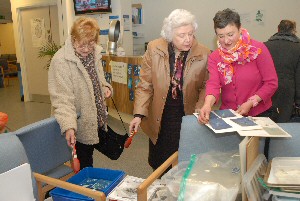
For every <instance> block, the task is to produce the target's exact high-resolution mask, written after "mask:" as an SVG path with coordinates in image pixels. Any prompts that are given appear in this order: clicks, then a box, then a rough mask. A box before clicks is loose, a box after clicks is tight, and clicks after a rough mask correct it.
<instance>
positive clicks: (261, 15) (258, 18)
mask: <svg viewBox="0 0 300 201" xmlns="http://www.w3.org/2000/svg"><path fill="white" fill-rule="evenodd" d="M265 17H266V12H265V10H262V9H258V10H256V11H255V18H254V22H255V23H256V25H260V26H264V25H265Z"/></svg>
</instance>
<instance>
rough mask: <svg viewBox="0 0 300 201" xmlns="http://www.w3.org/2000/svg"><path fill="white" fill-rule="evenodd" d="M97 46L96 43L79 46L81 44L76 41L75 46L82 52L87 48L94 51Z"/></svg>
mask: <svg viewBox="0 0 300 201" xmlns="http://www.w3.org/2000/svg"><path fill="white" fill-rule="evenodd" d="M76 43H77V44H76ZM95 44H96V43H95V41H91V42H89V44H79V42H77V41H75V44H74V46H75V47H76V48H78V49H81V50H82V49H85V48H87V49H88V50H92V49H94V47H95Z"/></svg>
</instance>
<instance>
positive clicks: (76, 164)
mask: <svg viewBox="0 0 300 201" xmlns="http://www.w3.org/2000/svg"><path fill="white" fill-rule="evenodd" d="M72 156H73V162H72V169H73V171H74V173H75V174H77V173H78V172H79V171H80V162H79V159H78V158H77V153H76V147H75V145H74V146H73V151H72Z"/></svg>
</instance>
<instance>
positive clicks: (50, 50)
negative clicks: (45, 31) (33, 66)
mask: <svg viewBox="0 0 300 201" xmlns="http://www.w3.org/2000/svg"><path fill="white" fill-rule="evenodd" d="M59 49H60V46H59V45H56V44H55V42H54V41H52V40H51V41H48V42H47V43H45V44H43V46H42V47H40V49H39V51H38V58H43V57H48V58H49V59H48V61H47V65H46V69H47V70H48V69H49V67H50V62H51V59H52V57H53V56H54V54H55V53H56V52H57V51H58V50H59Z"/></svg>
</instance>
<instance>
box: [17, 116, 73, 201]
mask: <svg viewBox="0 0 300 201" xmlns="http://www.w3.org/2000/svg"><path fill="white" fill-rule="evenodd" d="M14 133H15V134H16V136H17V137H18V138H19V139H20V141H21V143H22V145H23V147H24V149H25V152H26V155H27V157H28V161H29V163H30V165H31V169H32V171H33V172H35V173H39V174H42V175H46V176H49V177H52V178H57V179H58V178H60V179H62V180H67V179H68V178H70V177H71V176H73V175H74V173H73V170H72V168H71V167H70V166H67V165H65V163H66V162H68V161H70V160H71V159H72V152H71V149H70V148H69V147H68V145H67V142H66V140H65V137H64V136H62V135H61V130H60V127H59V125H58V123H57V121H56V119H55V118H54V117H51V118H47V119H44V120H41V121H38V122H35V123H33V124H30V125H27V126H25V127H23V128H20V129H18V130H16V131H15V132H14ZM52 188H53V187H52V186H50V185H44V186H43V195H39V196H40V199H42V198H43V197H44V196H45V195H44V194H45V193H46V192H47V191H49V190H51V189H52Z"/></svg>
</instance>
